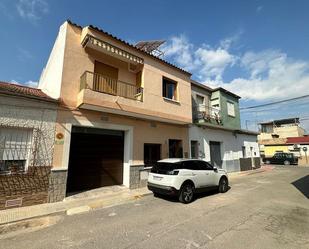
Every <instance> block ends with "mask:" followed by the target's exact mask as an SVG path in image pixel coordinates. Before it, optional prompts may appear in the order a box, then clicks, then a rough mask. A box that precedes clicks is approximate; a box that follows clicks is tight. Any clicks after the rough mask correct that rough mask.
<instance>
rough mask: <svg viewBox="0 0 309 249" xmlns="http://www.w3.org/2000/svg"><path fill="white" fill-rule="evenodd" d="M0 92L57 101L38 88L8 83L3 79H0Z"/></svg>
mask: <svg viewBox="0 0 309 249" xmlns="http://www.w3.org/2000/svg"><path fill="white" fill-rule="evenodd" d="M0 93H2V94H9V95H15V96H23V97H28V98H29V97H30V98H36V99H40V100H45V101H49V102H57V101H58V100H56V99H53V98H51V97H49V96H48V95H47V94H45V93H44V92H42V90H40V89H37V88H33V87H27V86H22V85H18V84H13V83H8V82H3V81H0Z"/></svg>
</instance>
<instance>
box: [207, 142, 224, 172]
mask: <svg viewBox="0 0 309 249" xmlns="http://www.w3.org/2000/svg"><path fill="white" fill-rule="evenodd" d="M209 147H210V161H211V164H212V166H216V167H218V168H221V167H222V158H221V143H220V142H215V141H210V142H209Z"/></svg>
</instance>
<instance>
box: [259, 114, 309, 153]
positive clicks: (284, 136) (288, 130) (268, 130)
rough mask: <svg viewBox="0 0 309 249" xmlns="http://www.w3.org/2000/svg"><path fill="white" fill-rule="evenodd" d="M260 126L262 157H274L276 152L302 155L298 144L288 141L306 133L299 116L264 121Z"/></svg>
mask: <svg viewBox="0 0 309 249" xmlns="http://www.w3.org/2000/svg"><path fill="white" fill-rule="evenodd" d="M259 126H260V127H259V128H260V134H259V136H258V141H259V145H260V151H261V156H262V157H272V156H273V155H274V154H275V153H276V152H293V153H294V154H295V156H298V157H300V156H301V154H300V153H299V152H300V151H299V149H300V147H298V144H295V145H293V144H292V145H290V144H289V143H288V138H299V137H300V138H302V137H303V136H304V135H305V130H304V129H303V128H302V127H301V126H300V121H299V118H295V117H293V118H285V119H277V120H272V121H267V122H262V123H260V124H259ZM296 140H297V139H296Z"/></svg>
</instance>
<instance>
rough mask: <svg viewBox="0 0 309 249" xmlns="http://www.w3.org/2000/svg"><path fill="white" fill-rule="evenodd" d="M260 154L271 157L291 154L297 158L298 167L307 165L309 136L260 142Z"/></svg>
mask: <svg viewBox="0 0 309 249" xmlns="http://www.w3.org/2000/svg"><path fill="white" fill-rule="evenodd" d="M260 148H261V153H263V156H265V157H272V156H273V155H274V154H275V153H277V152H285V153H293V154H294V156H296V157H298V165H309V136H307V135H305V136H302V137H288V138H274V139H268V140H267V139H266V140H262V141H261V144H260Z"/></svg>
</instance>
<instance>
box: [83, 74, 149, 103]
mask: <svg viewBox="0 0 309 249" xmlns="http://www.w3.org/2000/svg"><path fill="white" fill-rule="evenodd" d="M86 88H88V89H91V90H93V91H96V92H102V93H107V94H111V95H115V96H121V97H124V98H129V99H134V100H139V101H143V88H142V87H138V86H136V85H133V84H129V83H126V82H123V81H121V80H118V79H113V78H110V77H107V76H105V75H102V74H98V73H93V72H89V71H86V72H85V73H84V74H83V75H82V76H81V77H80V90H82V89H86Z"/></svg>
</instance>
